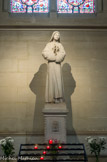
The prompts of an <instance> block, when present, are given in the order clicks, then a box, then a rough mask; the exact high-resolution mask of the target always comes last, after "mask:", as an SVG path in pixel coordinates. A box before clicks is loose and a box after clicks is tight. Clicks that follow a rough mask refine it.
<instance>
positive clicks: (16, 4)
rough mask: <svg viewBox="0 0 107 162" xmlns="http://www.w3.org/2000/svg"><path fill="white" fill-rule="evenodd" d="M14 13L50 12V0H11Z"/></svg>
mask: <svg viewBox="0 0 107 162" xmlns="http://www.w3.org/2000/svg"><path fill="white" fill-rule="evenodd" d="M10 2H11V4H10V5H11V12H12V13H48V12H49V0H11V1H10Z"/></svg>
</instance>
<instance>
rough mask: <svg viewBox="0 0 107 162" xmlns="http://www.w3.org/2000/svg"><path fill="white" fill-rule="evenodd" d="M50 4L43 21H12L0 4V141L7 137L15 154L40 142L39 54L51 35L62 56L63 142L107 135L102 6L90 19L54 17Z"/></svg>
mask: <svg viewBox="0 0 107 162" xmlns="http://www.w3.org/2000/svg"><path fill="white" fill-rule="evenodd" d="M54 2H55V1H54V0H50V4H51V10H50V13H49V14H46V15H38V14H36V15H32V14H29V15H26V14H24V15H16V14H15V15H14V14H10V13H9V8H8V7H9V5H8V4H9V1H8V0H4V1H3V0H0V138H3V137H5V136H13V137H14V139H15V146H16V153H18V151H19V145H20V144H21V143H29V142H32V141H33V142H38V141H39V142H43V141H44V138H43V133H44V124H43V122H44V119H43V114H42V108H43V106H44V103H45V102H44V94H45V80H46V71H47V64H46V61H45V60H44V59H43V58H42V55H41V53H42V50H43V48H44V47H45V45H46V43H47V42H48V41H49V39H50V37H51V34H52V32H53V31H54V30H59V31H60V33H61V42H62V44H63V46H64V48H65V51H66V53H67V56H66V58H65V61H64V62H63V64H62V71H63V76H64V85H65V100H66V105H67V108H68V109H69V114H68V117H67V134H68V135H72V134H73V135H75V137H76V139H73V138H72V136H68V142H72V139H73V142H76V141H78V142H84V139H85V137H82V136H84V135H85V136H87V135H94V136H95V135H105V136H106V135H107V125H106V123H107V116H106V114H107V108H106V105H107V84H106V83H107V72H106V71H107V70H106V69H107V43H106V42H107V0H103V1H102V0H96V2H97V8H96V11H97V12H96V14H95V15H90V16H89V15H58V14H57V13H56V7H55V3H54ZM39 27H40V28H39ZM16 28H17V29H16ZM87 28H88V29H87ZM0 154H1V152H0Z"/></svg>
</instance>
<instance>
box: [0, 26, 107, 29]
mask: <svg viewBox="0 0 107 162" xmlns="http://www.w3.org/2000/svg"><path fill="white" fill-rule="evenodd" d="M54 29H58V30H107V26H65V25H61V26H53V25H52V26H31V25H0V30H54Z"/></svg>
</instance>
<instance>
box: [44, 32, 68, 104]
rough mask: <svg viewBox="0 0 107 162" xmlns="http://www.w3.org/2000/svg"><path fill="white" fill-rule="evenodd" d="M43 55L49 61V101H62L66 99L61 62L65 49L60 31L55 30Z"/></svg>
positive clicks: (47, 88)
mask: <svg viewBox="0 0 107 162" xmlns="http://www.w3.org/2000/svg"><path fill="white" fill-rule="evenodd" d="M42 55H43V57H44V58H45V59H46V60H47V61H48V70H47V79H46V94H45V101H46V102H47V103H60V102H63V101H64V86H63V78H62V72H61V62H62V61H63V60H64V58H65V55H66V54H65V50H64V47H63V46H62V44H61V43H60V33H59V32H58V31H55V32H53V34H52V37H51V39H50V42H49V43H47V45H46V47H45V48H44V50H43V52H42Z"/></svg>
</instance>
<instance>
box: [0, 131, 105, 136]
mask: <svg viewBox="0 0 107 162" xmlns="http://www.w3.org/2000/svg"><path fill="white" fill-rule="evenodd" d="M7 135H11V136H44V134H43V133H23V132H22V133H13V132H9V133H0V136H7ZM72 135H80V136H87V135H91V136H92V135H94V136H95V135H105V136H106V135H107V131H75V132H72V133H67V136H72Z"/></svg>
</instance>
